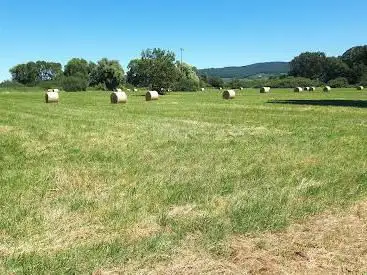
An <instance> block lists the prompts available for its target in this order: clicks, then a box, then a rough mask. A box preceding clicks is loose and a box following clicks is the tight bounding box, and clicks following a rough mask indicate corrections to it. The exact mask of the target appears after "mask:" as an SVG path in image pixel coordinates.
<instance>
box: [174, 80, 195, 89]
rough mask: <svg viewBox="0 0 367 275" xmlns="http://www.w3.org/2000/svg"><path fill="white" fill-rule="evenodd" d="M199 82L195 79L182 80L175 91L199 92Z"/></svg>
mask: <svg viewBox="0 0 367 275" xmlns="http://www.w3.org/2000/svg"><path fill="white" fill-rule="evenodd" d="M199 84H200V83H199V81H195V80H193V79H188V78H182V79H181V80H180V81H178V82H177V83H176V85H175V87H174V90H175V91H198V90H199V88H200V85H199Z"/></svg>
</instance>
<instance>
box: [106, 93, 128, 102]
mask: <svg viewBox="0 0 367 275" xmlns="http://www.w3.org/2000/svg"><path fill="white" fill-rule="evenodd" d="M110 98H111V103H112V104H117V103H126V102H127V95H126V93H125V92H113V93H111V96H110Z"/></svg>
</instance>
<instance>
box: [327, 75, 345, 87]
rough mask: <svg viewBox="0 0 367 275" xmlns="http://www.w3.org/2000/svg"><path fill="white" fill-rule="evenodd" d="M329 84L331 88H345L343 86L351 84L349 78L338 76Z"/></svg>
mask: <svg viewBox="0 0 367 275" xmlns="http://www.w3.org/2000/svg"><path fill="white" fill-rule="evenodd" d="M327 84H328V85H329V86H330V87H331V88H343V87H348V85H349V83H348V79H346V78H345V77H338V78H335V79H332V80H330V81H329V82H328V83H327Z"/></svg>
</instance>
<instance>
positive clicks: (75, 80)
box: [62, 76, 88, 92]
mask: <svg viewBox="0 0 367 275" xmlns="http://www.w3.org/2000/svg"><path fill="white" fill-rule="evenodd" d="M87 87H88V79H86V78H82V77H79V76H66V77H64V79H63V81H62V88H63V89H64V90H65V91H66V92H77V91H86V90H87Z"/></svg>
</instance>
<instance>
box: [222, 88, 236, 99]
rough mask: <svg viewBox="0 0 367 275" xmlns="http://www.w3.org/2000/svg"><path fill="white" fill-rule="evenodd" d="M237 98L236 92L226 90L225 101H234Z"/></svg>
mask: <svg viewBox="0 0 367 275" xmlns="http://www.w3.org/2000/svg"><path fill="white" fill-rule="evenodd" d="M235 96H236V92H235V91H234V90H225V91H224V92H223V98H224V99H234V97H235Z"/></svg>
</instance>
